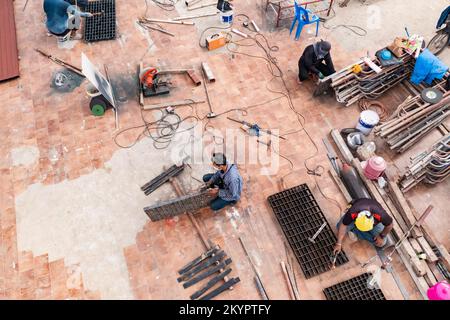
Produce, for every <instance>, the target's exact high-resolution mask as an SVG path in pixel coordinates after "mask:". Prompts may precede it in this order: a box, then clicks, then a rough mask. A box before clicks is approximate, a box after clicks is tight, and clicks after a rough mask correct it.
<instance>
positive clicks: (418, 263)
mask: <svg viewBox="0 0 450 320" xmlns="http://www.w3.org/2000/svg"><path fill="white" fill-rule="evenodd" d="M401 249H403V252H404V253H405V254H406V255H408V256H409V261H410V264H411V266H412V268H413V270H414V272H415V273H416V275H417V276H419V277H421V276H424V275H425V274H426V273H427V268H428V266H427V264H426V262H425V261H423V260H420V259H419V258H418V257H417V254H416V252H415V251H414V249H413V248H412V246H411V244H410V243H409V242H408V241H406V240H405V241H404V242H403V244H402V247H401Z"/></svg>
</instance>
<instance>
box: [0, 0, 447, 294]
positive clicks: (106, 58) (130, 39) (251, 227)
mask: <svg viewBox="0 0 450 320" xmlns="http://www.w3.org/2000/svg"><path fill="white" fill-rule="evenodd" d="M116 2H117V16H118V38H117V39H116V40H115V41H107V42H98V43H93V44H89V45H88V44H85V43H82V42H80V43H77V44H76V45H75V47H74V48H73V49H71V50H64V49H58V47H57V44H56V41H55V39H54V38H49V37H47V35H46V30H45V26H44V24H43V21H44V14H43V12H42V10H41V3H40V2H34V1H33V2H31V1H30V3H29V4H28V6H27V9H26V11H25V12H22V6H23V3H24V1H16V4H15V6H16V25H17V29H18V30H17V33H18V46H19V54H20V58H21V61H20V66H21V70H20V71H21V76H20V78H19V79H16V80H13V81H9V82H4V83H0V101H2V103H1V106H0V108H1V110H0V123H2V125H1V127H0V136H1V137H2V147H1V148H0V178H1V182H2V183H1V184H0V235H1V244H0V298H7V299H11V298H14V299H46V298H48V299H66V298H76V299H78V298H81V299H89V298H91V299H96V298H100V297H101V296H102V292H99V291H97V288H86V287H85V286H84V282H83V270H82V268H81V267H80V266H78V265H77V264H73V265H72V264H71V265H70V266H66V265H65V263H64V259H58V260H54V261H49V258H48V256H46V255H40V256H37V257H34V254H33V252H30V251H27V250H28V249H27V248H18V246H17V234H16V232H17V231H16V212H15V207H16V206H15V201H16V198H17V197H18V195H20V194H21V193H23V192H24V191H25V190H26V188H27V187H29V186H30V185H32V184H34V183H42V184H46V185H50V184H57V183H59V182H62V181H65V180H74V179H77V178H79V177H80V176H85V175H89V174H91V173H92V172H94V171H95V170H97V169H104V168H105V166H104V164H105V162H107V161H109V160H110V159H111V157H112V155H113V154H114V153H115V152H116V151H117V150H118V147H117V146H116V145H115V144H114V142H113V140H112V137H113V136H114V135H115V133H116V132H117V131H116V130H115V125H114V116H113V114H112V111H108V112H107V113H106V115H105V116H104V117H94V116H92V115H91V114H90V111H89V109H88V103H89V99H88V97H87V95H86V94H85V92H84V86H85V84H86V81H85V82H84V83H83V84H82V85H81V86H80V87H79V88H76V89H75V90H74V91H73V92H71V93H65V94H61V93H59V92H57V91H55V90H54V89H52V88H51V87H50V81H51V76H52V74H53V72H54V71H56V70H59V68H60V67H59V66H57V65H55V64H53V63H52V62H50V61H48V60H47V59H45V58H43V57H42V56H40V55H39V54H37V53H36V52H35V51H34V50H33V48H36V47H39V48H42V49H44V50H45V51H47V52H49V53H52V54H54V55H56V56H57V57H59V58H61V59H63V60H65V61H67V62H70V63H72V64H74V65H78V66H80V65H81V59H80V54H81V52H84V53H85V54H86V55H87V56H88V57H89V58H90V59H91V61H92V62H94V64H96V65H97V67H98V68H99V69H100V70H103V64H107V65H108V68H109V72H110V76H111V79H112V82H113V85H114V86H115V89H116V90H117V91H116V92H117V95H118V97H119V100H120V101H124V102H123V103H121V113H120V127H121V128H127V127H130V126H134V125H137V124H141V118H140V117H141V114H140V111H139V106H138V103H137V99H136V89H135V83H136V81H135V79H134V77H135V74H136V67H137V65H138V64H139V62H140V61H141V59H142V60H143V61H144V64H145V65H147V66H154V65H164V64H165V65H166V66H167V67H173V68H177V67H181V66H195V68H196V69H197V71H199V65H200V62H202V61H207V62H208V64H209V66H210V67H211V69H212V70H213V72H214V75H215V77H216V79H217V80H216V82H215V83H214V84H211V85H209V94H210V98H211V102H212V105H213V109H214V111H215V112H216V113H222V112H224V111H227V110H230V109H233V108H239V107H240V108H242V107H245V106H248V105H254V104H258V103H261V102H264V101H269V100H271V99H273V98H274V97H277V96H279V94H277V93H273V92H270V91H269V90H268V88H270V89H271V90H275V91H277V90H280V88H281V87H280V80H279V79H273V77H272V75H271V74H270V73H269V71H268V69H267V64H266V61H265V60H263V59H257V58H253V57H249V56H246V55H240V54H236V53H235V54H232V53H230V52H229V51H227V50H225V49H221V50H217V51H214V52H207V51H205V50H204V49H201V48H200V47H199V46H198V36H199V34H200V33H201V30H202V28H201V27H200V26H202V25H205V24H207V22H205V21H211V22H214V23H217V21H216V20H217V17H214V18H206V19H208V20H206V19H205V20H202V21H203V22H199V23H198V25H197V26H194V27H191V26H173V25H169V26H168V27H167V28H168V30H170V31H172V32H174V33H176V37H173V38H172V37H167V36H165V35H163V34H160V33H157V32H152V33H151V35H150V37H149V36H148V35H146V34H145V33H143V32H142V31H141V30H139V29H138V28H137V27H136V24H135V21H136V19H137V18H138V17H140V16H142V15H143V13H144V11H145V5H144V1H142V0H129V1H119V0H117V1H116ZM261 3H262V2H261V1H257V3H256V4H255V2H254V1H250V0H248V1H239V2H236V4H235V6H236V12H245V13H246V14H247V15H249V16H250V17H251V18H252V19H254V20H255V21H256V23H257V24H259V25H260V26H261V28H262V32H263V33H264V35H265V36H266V37H267V39H268V41H269V42H270V45H271V46H277V48H273V49H274V51H272V52H271V54H272V55H273V57H275V58H276V60H277V63H278V65H279V66H280V67H281V69H282V71H283V79H284V81H285V82H286V85H287V87H288V89H289V91H290V94H291V97H292V101H293V104H294V106H295V108H296V110H297V111H298V112H300V113H301V114H302V115H303V116H304V117H305V127H306V129H307V131H308V133H309V134H310V135H311V138H312V139H313V141H314V143H315V144H316V146H317V148H318V150H316V147H315V146H314V145H313V144H312V143H311V141H309V139H308V137H307V136H306V134H305V132H303V131H301V132H298V133H295V134H292V135H289V136H288V140H287V141H283V142H282V143H281V145H280V153H281V154H282V155H284V156H286V157H288V158H289V159H291V160H292V162H293V165H294V169H292V168H291V166H290V165H289V163H288V162H287V161H285V160H283V159H281V160H280V165H281V168H280V171H279V173H278V174H277V175H276V176H263V175H260V168H259V167H258V166H255V165H249V166H242V165H241V166H240V170H241V173H242V174H243V177H244V181H245V187H244V193H243V199H242V201H240V202H239V204H238V205H237V206H236V207H235V208H230V209H226V210H224V211H223V212H221V213H220V214H218V215H213V214H212V213H211V212H210V211H209V210H203V211H202V212H200V213H198V215H197V219H198V221H199V223H200V225H201V226H202V227H203V228H204V230H206V232H207V234H208V236H209V237H210V238H211V239H212V240H213V241H214V242H215V243H217V244H220V245H221V246H222V247H223V248H224V249H225V250H226V252H227V253H228V255H229V256H230V257H231V258H232V259H233V264H232V268H233V273H232V274H233V275H234V276H239V277H240V278H241V283H240V284H238V285H237V286H236V287H235V288H234V290H232V291H229V292H226V293H225V294H223V295H221V296H220V297H219V298H220V299H228V298H233V299H259V296H258V292H257V291H256V288H255V287H254V284H253V271H252V269H251V267H250V265H249V263H248V260H247V258H246V256H245V254H244V252H243V250H242V248H241V247H240V244H239V240H238V238H239V237H240V236H242V237H243V238H244V239H245V241H246V244H247V247H248V248H249V251H250V255H251V256H252V259H253V261H254V262H255V263H256V265H257V268H258V269H259V271H260V273H261V278H262V281H263V283H264V285H265V287H266V290H267V292H268V294H269V296H270V298H271V299H287V298H288V297H289V296H288V291H287V288H286V286H285V282H284V279H283V274H282V272H281V268H280V261H281V260H284V261H286V257H285V252H284V251H285V250H284V243H283V242H284V238H283V234H282V232H281V229H280V227H279V226H278V224H277V222H276V219H275V217H274V215H273V213H272V212H271V210H270V207H269V205H268V203H267V200H266V199H267V197H268V196H269V195H271V194H274V193H276V192H278V191H280V186H279V178H280V177H282V176H285V175H286V174H288V173H291V174H290V175H289V176H288V177H287V178H286V179H285V184H286V186H288V187H291V186H295V185H299V184H302V183H308V185H309V186H310V188H311V189H312V191H313V192H314V195H315V197H316V199H317V201H318V202H319V204H320V206H321V207H322V209H323V212H324V213H325V215H326V216H327V218H328V220H329V222H330V224H331V225H335V224H336V222H337V220H338V218H339V214H340V212H339V210H338V208H337V207H336V206H335V205H334V204H333V203H332V202H330V201H327V200H326V199H324V198H323V197H322V196H321V194H320V192H319V190H318V188H317V185H316V184H318V185H319V186H320V188H321V189H322V191H323V192H324V193H325V194H326V195H327V196H328V197H331V198H334V199H335V200H337V201H338V202H339V204H340V205H341V207H344V205H345V201H344V199H343V197H342V196H341V194H340V193H339V190H338V189H337V188H336V186H335V185H334V184H333V182H332V180H331V179H330V178H329V176H328V175H327V174H325V175H323V176H322V177H320V178H317V179H314V178H313V177H312V176H311V175H308V174H307V171H306V169H305V167H304V161H305V160H306V159H309V158H310V157H311V156H313V155H315V157H314V158H312V159H309V160H308V165H309V166H310V167H313V166H315V165H322V166H324V167H325V168H327V169H328V168H329V167H330V165H329V162H328V159H327V157H326V153H325V148H324V146H323V144H322V141H321V140H322V138H323V137H325V136H326V135H327V134H328V133H329V131H330V129H331V128H333V127H335V128H346V127H353V126H354V124H355V122H356V119H357V116H358V113H359V111H358V110H357V108H356V107H352V108H347V109H346V108H343V107H341V106H340V105H339V104H338V103H336V102H335V101H334V100H333V99H332V98H320V99H314V98H313V97H312V96H311V89H312V84H310V83H305V84H303V85H302V86H301V87H299V85H298V84H297V82H296V74H297V61H298V57H299V55H300V53H301V51H302V49H303V48H304V47H305V46H306V45H307V44H309V43H311V42H312V41H313V39H308V34H307V33H304V34H303V36H302V39H301V41H299V42H295V41H293V40H292V39H290V38H289V34H288V31H287V30H286V29H285V28H280V29H279V30H276V31H273V30H272V29H273V28H272V27H271V21H270V20H267V19H266V18H265V14H264V11H263V9H262V5H261ZM181 5H183V6H184V4H181V3H179V6H181ZM149 6H151V15H152V16H153V17H159V18H164V17H166V16H167V17H175V16H177V12H165V11H163V10H161V9H158V8H156V7H154V6H153V4H149ZM263 17H264V18H263ZM211 19H212V20H211ZM238 21H239V20H238ZM237 27H238V28H239V29H241V30H243V27H242V26H240V25H239V24H237ZM269 31H271V32H269ZM323 32H324V33H326V32H327V31H325V30H323ZM233 39H236V40H237V39H239V36H236V35H235V36H234V38H233ZM329 39H330V40H331V41H332V42H333V46H334V48H333V57H334V60H335V64H336V66H337V67H343V66H346V65H348V64H350V63H351V62H353V61H354V60H356V59H358V58H359V56H360V55H361V52H356V51H347V50H345V49H343V48H341V47H340V46H339V44H338V41H337V40H336V39H334V38H333V35H329ZM149 46H150V49H149V48H148V47H149ZM231 49H233V47H231ZM276 49H278V50H276ZM238 50H239V51H242V52H245V53H248V54H251V55H256V56H260V57H261V56H263V51H262V50H260V49H257V48H256V47H255V46H252V47H245V46H242V47H240V48H239V49H238ZM172 82H173V84H174V85H175V86H176V88H174V89H173V90H172V91H171V94H170V98H165V99H164V98H155V99H153V100H152V103H153V102H155V103H156V102H158V101H173V100H179V99H184V98H189V97H199V98H203V97H204V92H203V88H202V87H196V88H194V87H192V84H191V83H190V81H189V80H188V79H186V78H184V77H183V76H173V77H172ZM386 99H391V100H389V101H390V104H389V105H392V106H393V108H394V105H395V104H393V103H392V102H393V101H399V100H401V99H402V97H401V96H399V95H397V96H396V94H393V96H388V97H387V98H386ZM181 110H182V111H181V112H180V113H181V114H182V115H183V116H186V115H188V114H189V110H188V109H181ZM207 112H208V108H207V105H206V104H202V105H199V106H198V107H197V113H198V115H200V116H202V117H203V115H204V114H206V113H207ZM227 115H228V116H230V117H234V118H242V119H245V120H246V121H249V122H256V123H258V124H259V125H260V126H262V127H266V128H272V129H279V130H280V131H281V133H286V132H293V131H297V130H299V129H300V126H299V124H298V122H297V121H296V119H295V114H294V113H293V111H292V110H291V109H290V108H289V105H288V103H287V100H286V99H285V98H281V99H278V100H275V101H272V102H270V103H267V104H265V105H262V106H259V107H255V108H253V109H252V110H251V111H250V112H249V113H248V115H246V116H245V117H244V116H243V115H242V113H241V112H238V111H233V112H230V113H228V114H227ZM150 116H151V115H150V114H149V115H148V117H150ZM210 124H211V125H213V126H214V127H215V128H216V129H220V130H222V131H223V130H224V128H226V127H233V128H238V125H237V124H235V123H231V122H230V121H229V120H227V119H226V117H225V116H221V117H219V118H216V119H214V120H211V121H210ZM134 138H135V134H134V133H130V134H127V135H125V137H121V140H120V141H121V142H123V143H128V142H132V141H133V139H134ZM18 147H35V148H37V149H38V150H39V158H38V160H37V161H35V162H33V163H32V164H30V165H13V162H14V161H13V160H14V159H12V156H11V152H12V150H13V149H15V148H18ZM435 190H439V191H438V192H436V193H434V192H433V195H431V200H429V201H433V202H434V203H435V204H436V205H435V207H437V210H436V211H439V212H437V213H436V216H437V218H436V219H435V220H433V221H432V222H430V226H432V227H433V228H435V229H436V230H437V231H436V232H437V235H438V237H439V240H440V241H442V242H443V243H444V244H445V245H446V246H447V247H448V246H449V245H450V241H449V239H448V223H447V224H446V225H440V224H439V218H438V217H440V216H444V212H445V208H446V207H448V205H449V203H448V197H447V198H446V197H445V194H446V193H445V190H448V183H447V184H442V185H440V186H439V187H436V189H435ZM69 191H70V190H68V192H69ZM424 193H425V194H424ZM428 193H429V192H427V191H426V190H425V191H422V193H421V192H420V191H415V194H414V195H413V202H414V203H417V204H418V208H417V209H418V210H421V209H422V206H423V205H422V204H421V201H422V200H421V199H423V197H430V196H429V194H428ZM447 193H448V192H447ZM171 196H172V195H171V194H170V193H168V194H167V198H169V197H171ZM419 204H420V205H419ZM47 205H48V206H51V203H49V204H47ZM440 210H443V211H442V212H441V211H440ZM130 214H143V213H142V212H138V213H137V212H130ZM447 222H448V220H447ZM48 227H50V228H51V226H48ZM446 236H447V238H446ZM57 240H58V239H55V241H57ZM203 251H204V247H203V245H202V243H201V241H200V238H199V237H198V236H197V235H196V233H195V229H194V228H193V227H192V225H191V223H190V221H189V219H188V218H187V217H186V216H181V217H180V218H179V220H178V221H176V222H175V223H167V222H157V223H152V222H150V221H148V222H147V223H146V224H145V226H144V228H143V229H142V231H140V232H139V233H137V234H136V243H135V244H132V245H130V246H127V247H124V248H123V254H124V257H125V260H126V263H127V267H128V272H129V282H130V286H131V288H132V290H133V293H134V296H135V298H136V299H188V297H189V295H190V294H191V293H192V292H193V291H194V290H195V288H196V287H193V288H190V289H188V290H185V289H183V288H182V286H181V285H180V284H178V283H177V282H176V277H177V274H176V270H178V269H179V268H180V267H181V266H183V265H184V264H185V263H187V262H188V261H190V260H192V259H193V258H194V257H196V256H198V255H199V254H200V253H201V252H203ZM346 252H347V254H348V255H349V258H350V262H349V263H347V264H346V265H344V266H342V267H339V268H338V269H337V270H335V271H331V272H328V273H325V274H322V275H320V276H318V277H315V278H313V279H310V280H305V279H304V277H303V275H302V274H301V271H300V268H299V266H298V265H296V264H294V268H295V272H296V275H297V279H298V282H299V289H300V295H301V297H302V299H324V296H323V293H322V290H323V288H326V287H329V286H331V285H333V284H335V283H338V282H341V281H344V280H347V279H349V278H351V277H354V276H356V275H358V274H361V273H363V272H364V270H362V269H361V268H360V267H359V264H360V263H361V262H364V261H365V260H366V259H367V258H369V257H370V256H371V255H373V254H374V251H373V250H372V249H371V248H369V246H367V245H365V244H362V243H356V244H350V243H346ZM396 270H397V272H398V273H399V274H400V275H401V276H402V280H403V281H404V283H405V286H406V287H407V288H408V290H409V292H410V294H411V296H412V298H418V297H419V295H418V294H417V292H415V288H414V286H413V284H412V282H411V280H410V279H409V277H408V276H407V273H406V271H405V269H404V268H403V267H402V266H401V265H400V264H397V265H396ZM111 285H112V286H113V285H114V284H111ZM382 289H383V292H384V294H385V296H386V297H387V299H400V298H401V295H400V292H399V290H398V289H397V288H396V286H395V284H394V282H393V279H392V277H390V276H389V275H387V274H383V286H382Z"/></svg>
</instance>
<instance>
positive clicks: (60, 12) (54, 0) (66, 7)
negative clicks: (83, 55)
mask: <svg viewBox="0 0 450 320" xmlns="http://www.w3.org/2000/svg"><path fill="white" fill-rule="evenodd" d="M43 7H44V12H45V14H46V16H47V22H46V25H47V29H48V31H49V32H50V33H51V34H53V35H56V36H60V37H64V36H66V35H67V34H68V33H69V32H72V36H75V33H76V31H77V30H78V29H79V28H80V23H81V17H92V16H93V15H92V14H91V13H89V12H81V11H80V10H78V8H77V7H76V6H74V5H71V4H70V2H69V0H67V1H64V0H44V5H43ZM74 38H76V39H79V38H81V36H78V37H74Z"/></svg>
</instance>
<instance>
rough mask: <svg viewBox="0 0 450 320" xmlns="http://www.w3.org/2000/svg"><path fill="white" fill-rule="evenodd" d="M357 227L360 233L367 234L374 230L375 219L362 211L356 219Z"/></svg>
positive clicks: (367, 212)
mask: <svg viewBox="0 0 450 320" xmlns="http://www.w3.org/2000/svg"><path fill="white" fill-rule="evenodd" d="M355 226H356V228H358V230H359V231H362V232H367V231H370V230H372V229H373V217H372V214H371V213H370V212H369V211H361V212H360V213H359V214H358V218H356V221H355Z"/></svg>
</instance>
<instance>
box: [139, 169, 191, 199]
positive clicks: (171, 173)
mask: <svg viewBox="0 0 450 320" xmlns="http://www.w3.org/2000/svg"><path fill="white" fill-rule="evenodd" d="M183 170H184V164H183V165H181V166H177V165H173V166H171V167H170V168H169V169H168V170H167V171H165V172H163V173H161V174H160V175H158V176H157V177H156V178H154V179H152V180H151V181H149V182H147V183H146V184H144V185H143V186H142V187H141V190H142V191H144V193H145V195H146V196H148V195H149V194H150V193H152V192H153V191H155V190H156V189H158V188H159V187H160V186H162V185H163V184H164V183H166V182H167V181H169V180H170V178H172V177H176V176H177V175H179V174H180V173H181V172H182V171H183Z"/></svg>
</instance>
